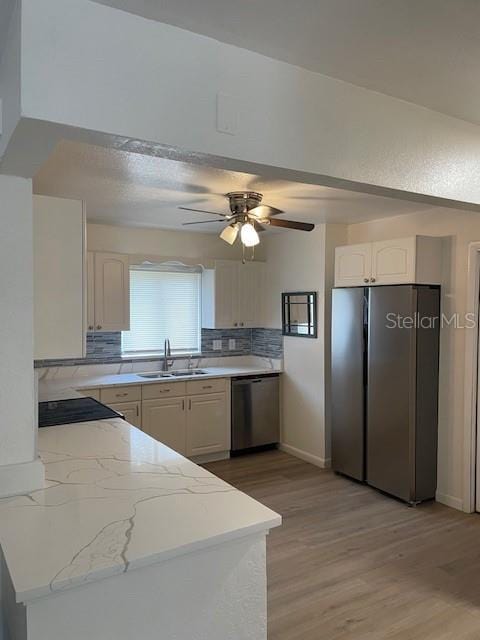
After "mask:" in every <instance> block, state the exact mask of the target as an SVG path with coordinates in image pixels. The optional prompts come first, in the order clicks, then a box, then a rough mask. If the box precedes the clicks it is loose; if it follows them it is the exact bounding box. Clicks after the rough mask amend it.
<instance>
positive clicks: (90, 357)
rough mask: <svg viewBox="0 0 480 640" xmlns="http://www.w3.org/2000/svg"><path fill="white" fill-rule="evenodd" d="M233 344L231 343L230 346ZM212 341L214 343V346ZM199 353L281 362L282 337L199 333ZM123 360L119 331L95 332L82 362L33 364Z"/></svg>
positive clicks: (259, 332)
mask: <svg viewBox="0 0 480 640" xmlns="http://www.w3.org/2000/svg"><path fill="white" fill-rule="evenodd" d="M233 340H234V341H235V342H234V343H232V342H231V341H233ZM214 341H216V344H215V345H214ZM218 345H220V349H214V346H218ZM230 346H231V347H232V348H231V349H230ZM201 349H202V356H204V357H207V358H219V357H226V356H247V355H255V356H262V357H265V358H282V357H283V336H282V332H281V330H280V329H202V346H201ZM146 359H147V358H146ZM150 359H155V360H158V355H157V356H152V357H151V358H150ZM127 360H128V358H122V334H121V332H120V331H95V332H89V333H87V356H86V358H83V359H82V358H78V359H77V358H75V359H72V360H38V361H36V362H35V366H36V367H37V368H38V367H45V366H69V365H75V364H77V365H80V364H87V363H105V364H107V363H109V362H115V361H116V362H126V361H127Z"/></svg>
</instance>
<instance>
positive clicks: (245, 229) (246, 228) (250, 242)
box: [240, 222, 260, 247]
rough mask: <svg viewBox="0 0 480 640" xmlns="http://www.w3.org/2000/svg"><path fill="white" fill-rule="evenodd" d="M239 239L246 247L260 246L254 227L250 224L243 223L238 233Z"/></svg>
mask: <svg viewBox="0 0 480 640" xmlns="http://www.w3.org/2000/svg"><path fill="white" fill-rule="evenodd" d="M240 239H241V241H242V242H243V244H244V245H245V246H246V247H255V246H256V245H257V244H260V238H259V237H258V233H257V232H256V231H255V227H254V226H253V224H250V222H244V223H243V224H242V229H241V231H240Z"/></svg>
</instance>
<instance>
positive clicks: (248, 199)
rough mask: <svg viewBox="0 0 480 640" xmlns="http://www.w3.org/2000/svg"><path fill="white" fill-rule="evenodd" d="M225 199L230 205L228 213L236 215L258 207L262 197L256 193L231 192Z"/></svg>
mask: <svg viewBox="0 0 480 640" xmlns="http://www.w3.org/2000/svg"><path fill="white" fill-rule="evenodd" d="M226 197H227V198H228V200H229V203H230V211H231V212H232V213H233V215H238V214H239V213H240V214H241V213H246V212H247V211H250V209H253V208H254V207H258V205H259V204H260V203H261V201H262V197H263V196H262V194H261V193H257V192H256V191H231V192H230V193H227V194H226Z"/></svg>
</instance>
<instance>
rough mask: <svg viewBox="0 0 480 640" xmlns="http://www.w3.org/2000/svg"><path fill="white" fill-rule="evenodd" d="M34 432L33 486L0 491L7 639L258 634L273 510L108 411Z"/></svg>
mask: <svg viewBox="0 0 480 640" xmlns="http://www.w3.org/2000/svg"><path fill="white" fill-rule="evenodd" d="M38 438H39V441H38V449H39V453H40V456H41V458H42V460H43V462H44V463H45V468H46V486H45V488H44V489H41V490H37V491H34V492H32V493H30V494H27V495H21V496H17V497H12V498H5V499H3V500H0V539H1V544H2V551H3V558H2V563H3V566H2V576H3V583H4V584H3V590H4V591H3V592H4V594H5V600H6V613H7V619H8V624H9V625H10V628H11V634H12V637H14V638H15V640H17V639H18V640H65V638H68V639H69V640H80V639H81V640H84V639H85V638H90V639H91V640H100V639H101V640H110V639H111V640H114V639H115V640H127V639H128V640H131V638H134V637H137V638H142V639H145V640H147V639H150V638H151V639H152V640H153V639H154V638H155V639H158V638H159V637H160V635H161V637H164V638H175V639H176V640H192V639H193V638H198V639H200V638H202V639H203V638H208V639H209V640H227V639H232V640H233V639H235V640H241V639H245V640H247V638H248V640H265V639H266V564H265V541H266V534H267V533H268V531H269V529H271V528H272V527H276V526H278V525H279V524H280V523H281V518H280V516H279V515H278V514H276V513H274V512H273V511H271V510H270V509H268V508H267V507H264V506H263V505H261V504H259V503H258V502H256V501H255V500H253V499H252V498H250V497H248V496H247V495H245V494H244V493H242V492H240V491H238V490H236V489H234V488H233V487H231V486H230V485H228V484H227V483H225V482H223V481H222V480H220V479H218V478H216V477H215V476H213V475H212V474H211V473H209V472H208V471H206V470H205V469H203V468H201V467H199V466H197V465H196V464H194V463H193V462H191V461H189V460H187V459H186V458H184V457H183V456H181V455H179V454H178V453H176V452H174V451H173V450H172V449H170V448H168V447H166V446H164V445H162V444H161V443H159V442H157V441H156V440H154V439H153V438H151V437H150V436H148V435H147V434H145V433H142V432H141V431H140V430H139V429H137V428H135V427H133V426H131V425H130V424H128V423H127V422H125V421H124V420H121V419H112V420H101V421H97V422H86V423H80V424H74V425H62V426H53V427H48V428H43V429H40V430H39V436H38ZM6 567H8V570H7V568H6ZM192 630H194V632H193V633H194V635H192ZM159 634H160V635H159Z"/></svg>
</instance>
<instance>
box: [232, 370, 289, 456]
mask: <svg viewBox="0 0 480 640" xmlns="http://www.w3.org/2000/svg"><path fill="white" fill-rule="evenodd" d="M279 440H280V393H279V376H278V374H267V375H262V376H244V377H241V378H233V380H232V452H233V453H235V452H239V451H243V450H245V449H252V448H254V447H264V446H266V445H275V444H277V443H278V442H279Z"/></svg>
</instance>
